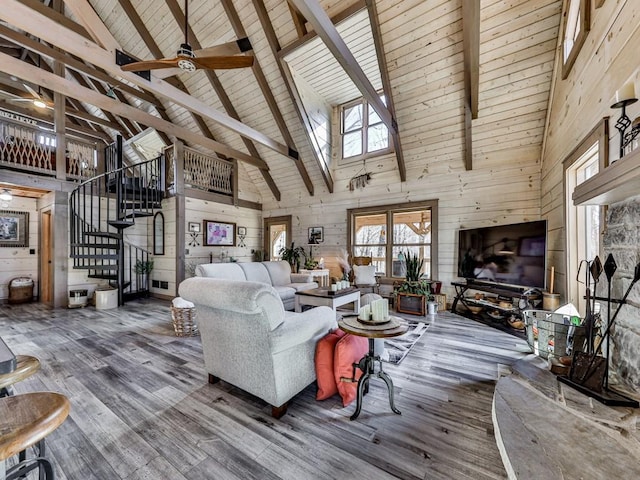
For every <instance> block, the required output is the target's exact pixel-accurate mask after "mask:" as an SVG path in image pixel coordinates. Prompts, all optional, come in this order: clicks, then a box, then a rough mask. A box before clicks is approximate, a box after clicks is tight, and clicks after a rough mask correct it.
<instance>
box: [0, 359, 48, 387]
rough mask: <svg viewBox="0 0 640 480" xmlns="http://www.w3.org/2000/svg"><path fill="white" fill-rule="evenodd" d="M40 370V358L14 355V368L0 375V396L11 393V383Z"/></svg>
mask: <svg viewBox="0 0 640 480" xmlns="http://www.w3.org/2000/svg"><path fill="white" fill-rule="evenodd" d="M38 370H40V360H38V359H37V358H36V357H31V356H29V355H18V356H17V357H16V369H15V370H14V371H13V372H10V373H5V374H4V375H0V397H6V396H7V395H13V388H12V387H11V386H12V385H13V384H15V383H18V382H20V381H22V380H24V379H25V378H29V377H30V376H31V375H33V374H34V373H36V372H37V371H38Z"/></svg>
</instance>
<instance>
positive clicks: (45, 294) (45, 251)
mask: <svg viewBox="0 0 640 480" xmlns="http://www.w3.org/2000/svg"><path fill="white" fill-rule="evenodd" d="M41 223H42V228H41V230H40V301H41V302H43V303H49V304H52V303H53V281H52V278H53V269H52V268H51V265H52V263H51V260H52V259H51V247H52V246H53V228H52V226H53V224H52V216H51V210H45V211H43V212H42V222H41Z"/></svg>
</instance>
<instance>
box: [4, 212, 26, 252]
mask: <svg viewBox="0 0 640 480" xmlns="http://www.w3.org/2000/svg"><path fill="white" fill-rule="evenodd" d="M28 246H29V212H12V211H9V210H0V247H28Z"/></svg>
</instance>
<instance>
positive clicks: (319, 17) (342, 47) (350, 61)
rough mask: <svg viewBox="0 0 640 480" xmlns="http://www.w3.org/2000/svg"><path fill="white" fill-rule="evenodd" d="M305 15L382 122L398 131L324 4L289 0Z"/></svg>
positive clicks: (396, 125) (307, 0)
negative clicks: (323, 6) (325, 9)
mask: <svg viewBox="0 0 640 480" xmlns="http://www.w3.org/2000/svg"><path fill="white" fill-rule="evenodd" d="M289 1H290V2H292V3H293V4H294V5H295V6H296V7H298V10H300V12H301V13H302V15H304V17H305V18H306V19H307V21H308V22H309V23H310V24H311V25H313V28H314V30H315V31H316V32H317V33H318V36H319V37H320V38H321V39H322V41H323V42H324V44H325V45H326V46H327V48H328V49H329V51H330V52H331V53H332V54H333V56H334V57H335V59H336V60H337V61H338V63H339V64H340V65H341V66H342V68H343V69H344V71H345V73H346V74H347V75H348V76H349V78H351V81H352V82H353V83H354V84H355V86H356V87H358V90H360V93H362V96H363V97H364V98H365V100H366V101H367V102H369V104H370V105H371V106H372V107H373V109H374V110H375V111H376V113H377V114H378V116H379V117H380V118H381V119H382V122H383V123H384V124H385V125H386V126H387V128H388V129H389V130H390V131H392V132H398V124H397V122H396V120H395V118H393V115H391V112H390V111H389V109H388V108H387V107H386V105H385V104H384V103H382V100H381V99H380V97H379V96H378V92H377V91H376V89H375V88H374V87H373V85H371V82H370V81H369V79H368V78H367V75H366V74H365V73H364V72H363V71H362V68H361V67H360V65H359V64H358V62H357V60H356V59H355V57H354V56H353V54H352V53H351V50H349V47H347V44H346V43H345V42H344V40H343V39H342V37H341V36H340V34H339V33H338V30H337V29H336V27H335V26H334V25H333V23H332V22H331V19H330V18H329V16H328V15H327V12H325V11H324V9H323V8H322V5H320V3H319V2H318V1H317V0H289Z"/></svg>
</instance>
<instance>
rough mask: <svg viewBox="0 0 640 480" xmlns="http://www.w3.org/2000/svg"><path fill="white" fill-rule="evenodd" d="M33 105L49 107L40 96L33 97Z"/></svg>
mask: <svg viewBox="0 0 640 480" xmlns="http://www.w3.org/2000/svg"><path fill="white" fill-rule="evenodd" d="M33 105H34V106H36V107H38V108H47V104H46V103H44V102H43V101H42V99H40V98H34V99H33Z"/></svg>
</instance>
